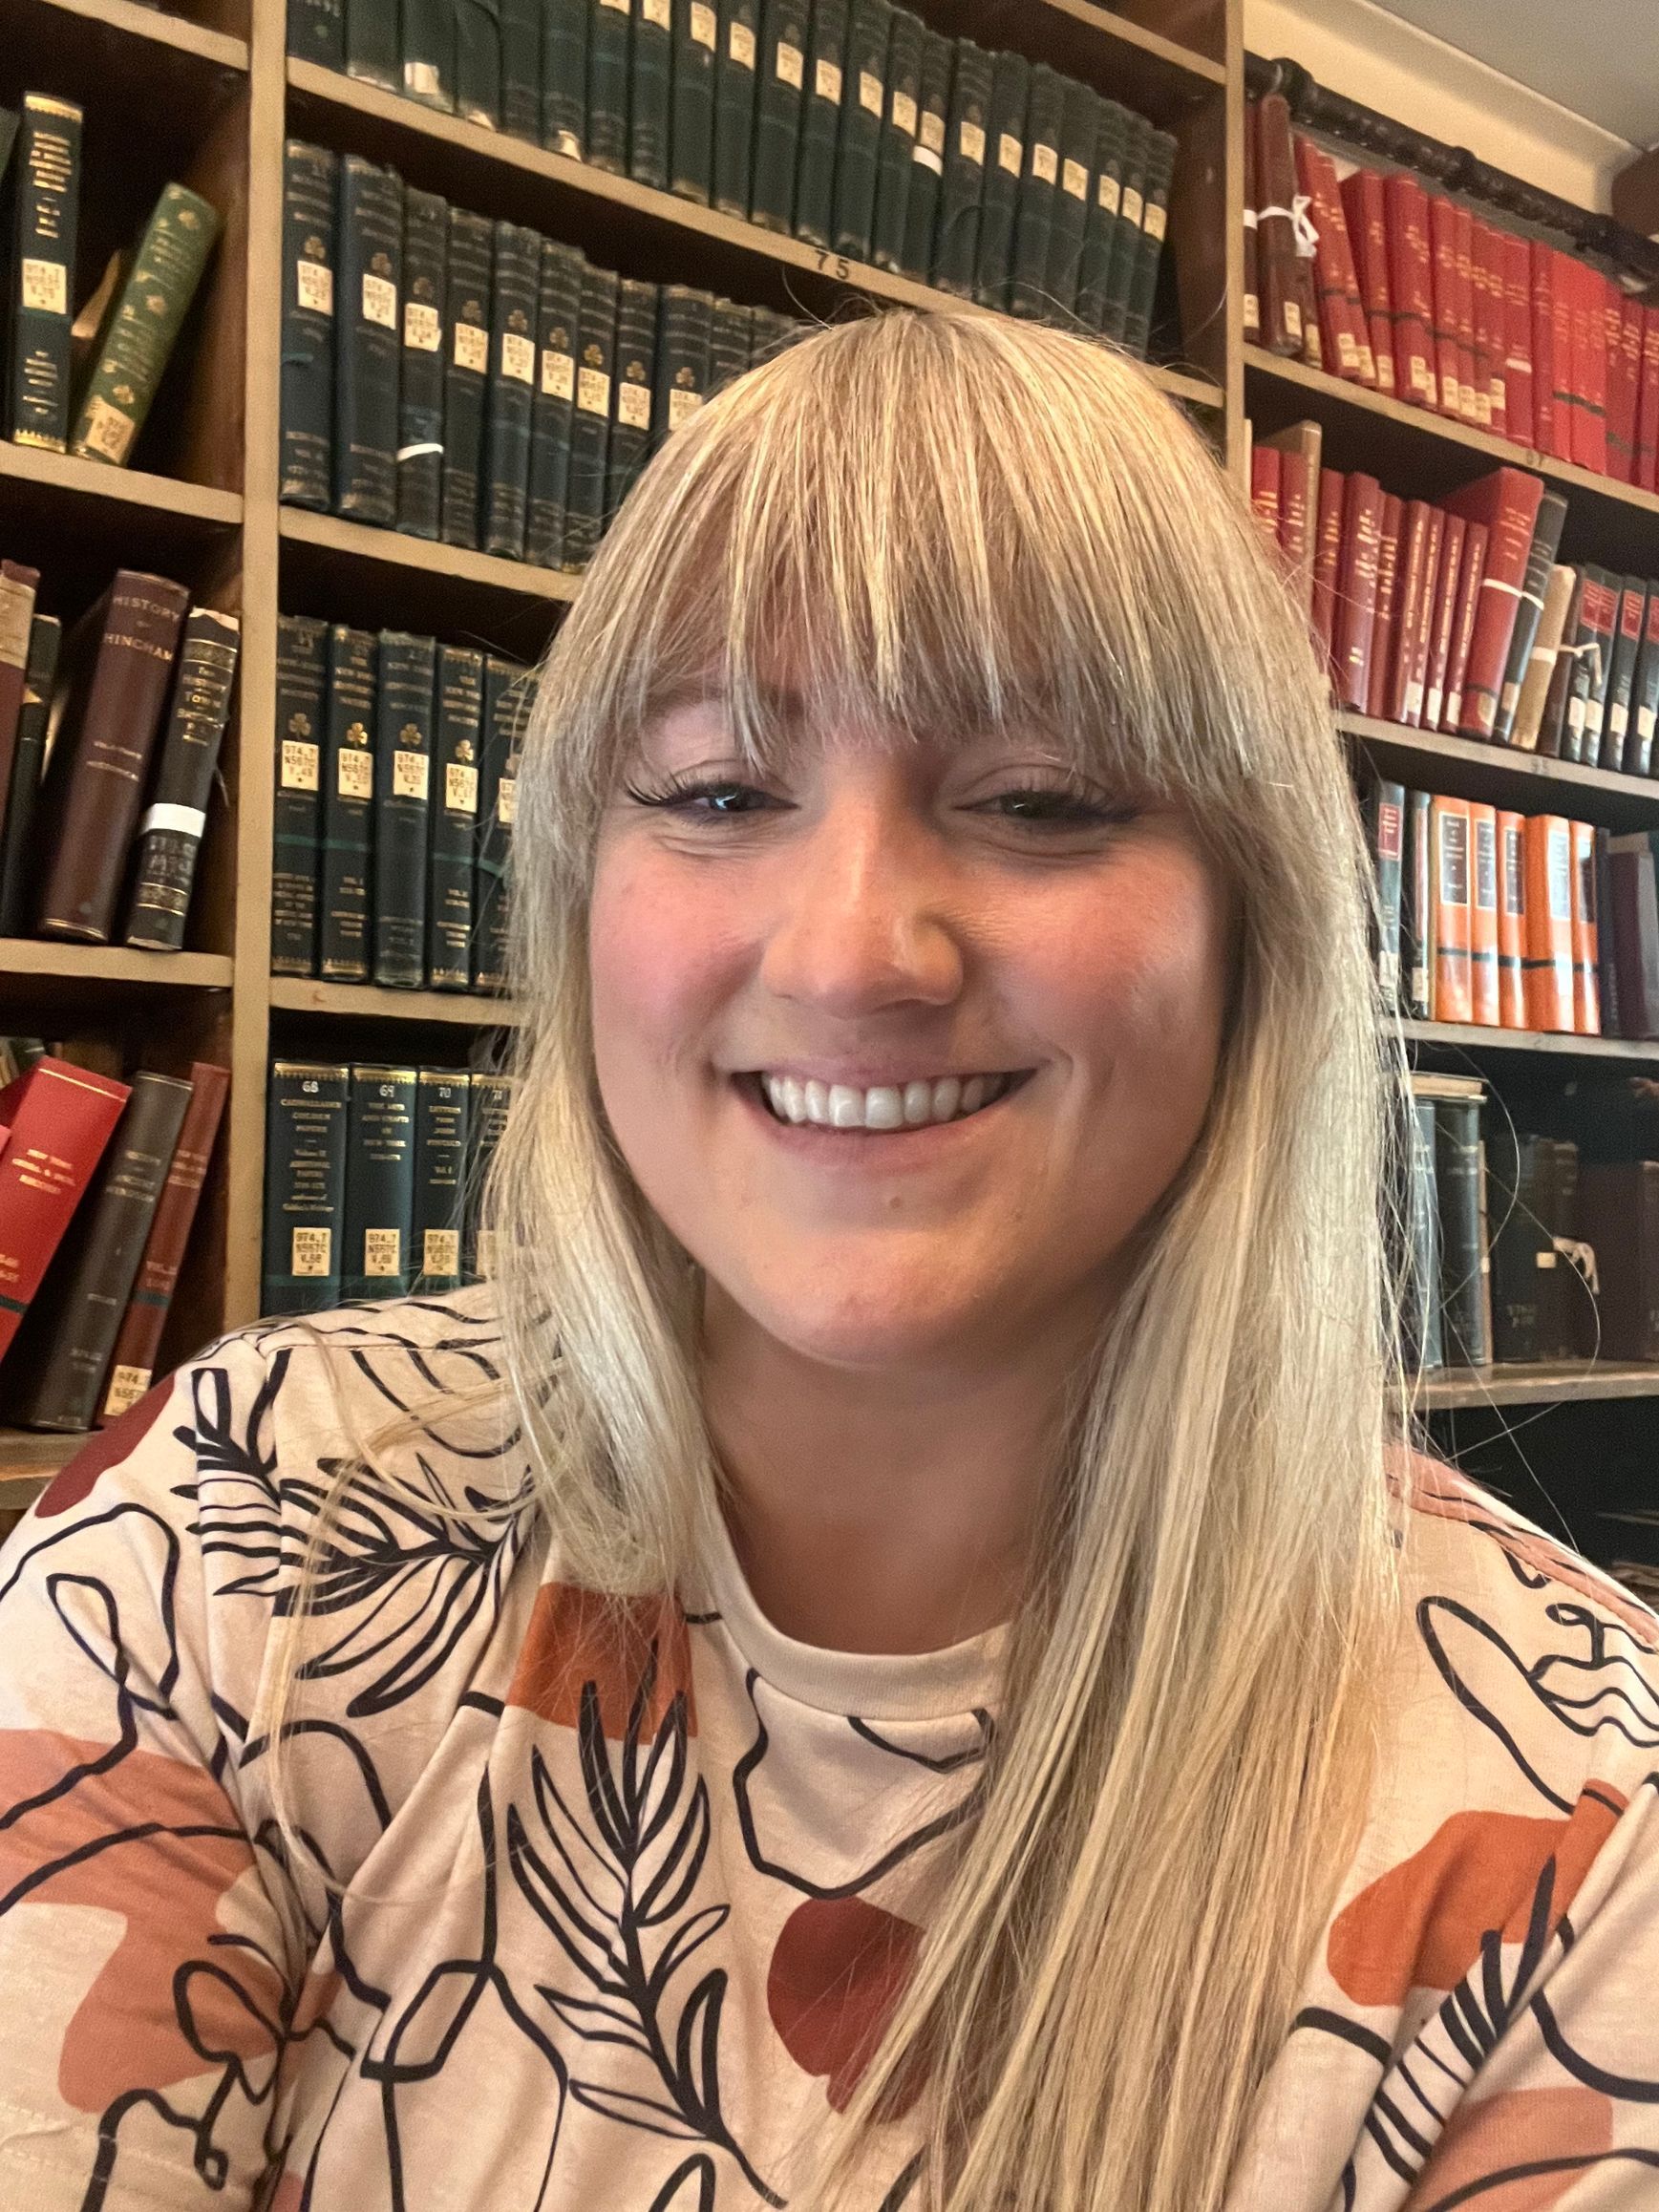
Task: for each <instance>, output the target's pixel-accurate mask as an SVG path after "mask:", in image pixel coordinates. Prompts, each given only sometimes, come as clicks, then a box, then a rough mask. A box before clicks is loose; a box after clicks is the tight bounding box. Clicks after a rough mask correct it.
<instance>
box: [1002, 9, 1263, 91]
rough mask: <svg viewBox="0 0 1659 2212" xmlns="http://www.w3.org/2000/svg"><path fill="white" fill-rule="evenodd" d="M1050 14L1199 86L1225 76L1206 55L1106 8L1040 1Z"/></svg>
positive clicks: (1223, 80) (1220, 80)
mask: <svg viewBox="0 0 1659 2212" xmlns="http://www.w3.org/2000/svg"><path fill="white" fill-rule="evenodd" d="M1041 5H1042V6H1043V7H1044V8H1046V9H1047V10H1048V11H1050V13H1051V14H1054V15H1065V16H1069V17H1070V18H1071V19H1072V20H1073V21H1074V22H1076V23H1080V24H1082V25H1084V26H1085V27H1086V28H1087V29H1088V30H1090V31H1091V32H1095V33H1096V34H1097V35H1098V36H1100V37H1103V38H1109V39H1115V40H1116V41H1117V43H1118V44H1119V45H1122V46H1132V47H1134V48H1136V49H1137V50H1138V52H1139V53H1144V54H1148V55H1150V56H1151V57H1152V59H1153V60H1155V61H1158V62H1161V63H1162V64H1163V65H1164V66H1165V67H1166V68H1168V69H1174V70H1180V71H1181V72H1183V73H1184V74H1186V75H1188V76H1192V77H1197V78H1198V79H1199V80H1200V82H1201V83H1203V84H1220V85H1224V84H1225V83H1226V81H1227V72H1226V66H1225V64H1224V63H1223V62H1220V61H1212V60H1211V58H1210V56H1209V55H1208V54H1207V53H1198V52H1197V51H1196V49H1194V48H1193V47H1190V46H1182V45H1180V44H1179V43H1178V41H1177V40H1175V39H1173V38H1165V37H1164V36H1163V34H1162V32H1158V31H1149V30H1147V29H1146V28H1145V27H1144V26H1143V25H1141V24H1138V23H1132V22H1131V21H1130V19H1129V17H1128V16H1127V15H1119V14H1117V12H1116V11H1115V10H1113V9H1110V8H1096V7H1093V6H1091V5H1090V0H1041Z"/></svg>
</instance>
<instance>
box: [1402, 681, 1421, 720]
mask: <svg viewBox="0 0 1659 2212" xmlns="http://www.w3.org/2000/svg"><path fill="white" fill-rule="evenodd" d="M1422 711H1423V687H1422V685H1421V684H1417V683H1412V684H1408V685H1407V686H1406V720H1407V721H1408V722H1409V721H1411V720H1412V718H1413V716H1414V715H1417V714H1420V713H1422Z"/></svg>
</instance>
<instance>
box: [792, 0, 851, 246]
mask: <svg viewBox="0 0 1659 2212" xmlns="http://www.w3.org/2000/svg"><path fill="white" fill-rule="evenodd" d="M847 7H848V0H815V5H814V8H813V11H812V50H811V52H810V53H808V55H807V63H806V81H805V83H804V84H803V85H802V87H801V107H800V147H799V151H798V155H797V158H796V164H795V219H794V229H795V235H796V236H797V238H804V239H805V240H806V241H807V242H808V244H809V245H829V243H830V238H831V233H832V230H833V228H834V224H835V195H836V139H837V137H838V136H839V134H840V118H841V90H842V86H843V84H844V82H845V78H846V61H847Z"/></svg>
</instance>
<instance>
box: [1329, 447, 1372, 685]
mask: <svg viewBox="0 0 1659 2212" xmlns="http://www.w3.org/2000/svg"><path fill="white" fill-rule="evenodd" d="M1382 514H1383V488H1382V486H1381V484H1379V483H1378V482H1377V480H1376V479H1375V477H1372V476H1366V475H1364V474H1363V473H1360V472H1358V471H1356V472H1355V473H1354V474H1353V475H1352V476H1351V477H1350V478H1349V479H1348V482H1347V485H1346V487H1345V494H1344V500H1343V517H1342V564H1341V566H1340V568H1339V570H1338V572H1337V579H1336V619H1335V630H1334V636H1333V638H1332V641H1331V658H1332V660H1333V661H1334V662H1335V664H1336V695H1337V698H1338V700H1339V701H1340V703H1341V704H1342V705H1343V706H1345V707H1351V708H1352V709H1353V710H1354V712H1355V713H1360V714H1363V713H1365V707H1366V700H1367V698H1368V697H1369V695H1370V688H1371V656H1372V639H1373V636H1374V633H1375V629H1376V568H1377V555H1378V552H1379V550H1380V547H1381V540H1382Z"/></svg>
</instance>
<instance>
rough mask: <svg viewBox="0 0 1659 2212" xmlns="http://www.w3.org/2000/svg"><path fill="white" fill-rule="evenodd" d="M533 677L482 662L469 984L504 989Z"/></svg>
mask: <svg viewBox="0 0 1659 2212" xmlns="http://www.w3.org/2000/svg"><path fill="white" fill-rule="evenodd" d="M533 682H534V678H533V676H532V674H531V671H530V670H528V669H524V668H521V667H520V666H519V664H518V663H517V662H516V661H504V660H498V659H497V657H496V655H495V654H494V653H491V654H490V656H489V658H488V659H487V660H486V661H485V662H484V715H483V759H482V761H481V763H480V767H481V774H480V776H479V822H478V844H477V846H476V848H475V853H474V865H475V868H476V871H477V873H476V890H475V905H476V908H477V912H476V915H475V918H474V922H473V989H475V990H483V991H501V990H505V989H506V988H507V862H508V858H509V855H510V854H511V851H512V843H513V816H514V812H515V800H516V799H517V797H518V790H519V755H520V754H521V752H522V751H523V731H524V721H525V717H526V715H527V714H528V713H529V711H530V700H531V696H532V684H533Z"/></svg>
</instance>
